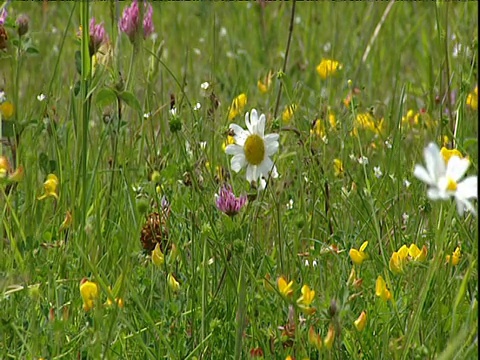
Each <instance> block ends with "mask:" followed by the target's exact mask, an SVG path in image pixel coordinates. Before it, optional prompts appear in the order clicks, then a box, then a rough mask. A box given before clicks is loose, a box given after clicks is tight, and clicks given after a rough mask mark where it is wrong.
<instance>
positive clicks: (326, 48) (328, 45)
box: [323, 42, 332, 52]
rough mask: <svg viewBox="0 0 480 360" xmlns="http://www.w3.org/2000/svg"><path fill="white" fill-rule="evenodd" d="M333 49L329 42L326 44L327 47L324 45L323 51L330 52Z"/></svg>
mask: <svg viewBox="0 0 480 360" xmlns="http://www.w3.org/2000/svg"><path fill="white" fill-rule="evenodd" d="M331 49H332V44H330V43H329V42H326V43H325V45H323V51H325V52H330V50H331Z"/></svg>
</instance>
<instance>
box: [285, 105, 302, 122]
mask: <svg viewBox="0 0 480 360" xmlns="http://www.w3.org/2000/svg"><path fill="white" fill-rule="evenodd" d="M297 107H298V106H297V104H291V105H288V106H286V107H285V110H283V113H282V121H283V123H284V124H288V123H290V121H291V120H292V118H293V115H294V114H295V111H296V110H297Z"/></svg>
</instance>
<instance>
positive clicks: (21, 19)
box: [16, 14, 30, 36]
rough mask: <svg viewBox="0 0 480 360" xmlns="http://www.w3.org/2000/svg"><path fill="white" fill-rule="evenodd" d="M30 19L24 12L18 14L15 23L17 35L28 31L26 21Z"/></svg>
mask: <svg viewBox="0 0 480 360" xmlns="http://www.w3.org/2000/svg"><path fill="white" fill-rule="evenodd" d="M29 22H30V20H29V19H28V16H27V15H25V14H21V15H19V16H18V18H17V21H16V24H17V33H18V36H23V35H25V34H26V33H27V32H28V23H29Z"/></svg>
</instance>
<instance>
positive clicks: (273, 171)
mask: <svg viewBox="0 0 480 360" xmlns="http://www.w3.org/2000/svg"><path fill="white" fill-rule="evenodd" d="M270 176H271V177H272V178H274V179H276V178H278V171H277V167H276V166H275V165H273V169H272V172H271V174H270Z"/></svg>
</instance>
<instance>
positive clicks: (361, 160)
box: [357, 156, 368, 165]
mask: <svg viewBox="0 0 480 360" xmlns="http://www.w3.org/2000/svg"><path fill="white" fill-rule="evenodd" d="M357 161H358V163H359V164H360V165H368V158H367V157H366V156H360V157H359V158H358V160H357Z"/></svg>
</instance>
